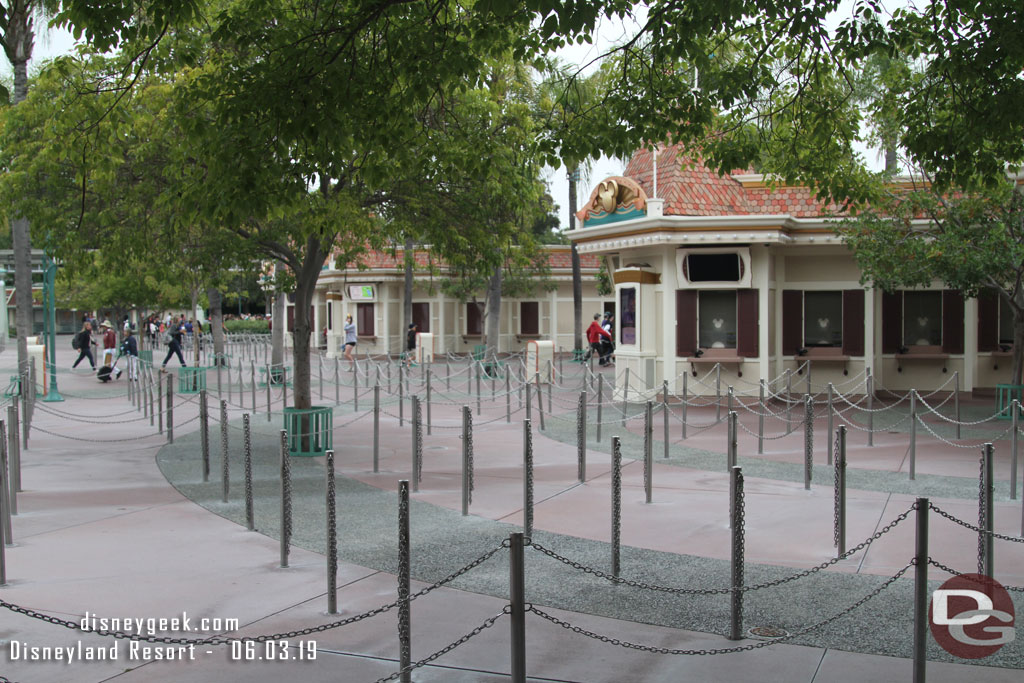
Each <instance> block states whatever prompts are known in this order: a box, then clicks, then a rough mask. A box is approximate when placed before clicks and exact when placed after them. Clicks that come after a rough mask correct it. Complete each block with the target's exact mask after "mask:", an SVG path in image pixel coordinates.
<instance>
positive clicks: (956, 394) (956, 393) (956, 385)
mask: <svg viewBox="0 0 1024 683" xmlns="http://www.w3.org/2000/svg"><path fill="white" fill-rule="evenodd" d="M953 413H954V417H955V418H956V438H957V439H959V438H960V371H959V370H957V371H956V372H954V373H953Z"/></svg>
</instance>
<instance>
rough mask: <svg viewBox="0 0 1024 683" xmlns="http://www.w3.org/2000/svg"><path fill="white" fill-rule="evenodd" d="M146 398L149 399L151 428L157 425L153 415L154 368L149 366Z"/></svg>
mask: <svg viewBox="0 0 1024 683" xmlns="http://www.w3.org/2000/svg"><path fill="white" fill-rule="evenodd" d="M146 377H147V378H148V380H147V382H146V397H147V398H148V399H149V426H150V427H152V426H154V425H155V424H156V416H155V415H154V414H153V413H154V412H156V411H154V410H153V366H152V365H149V366H147V367H146Z"/></svg>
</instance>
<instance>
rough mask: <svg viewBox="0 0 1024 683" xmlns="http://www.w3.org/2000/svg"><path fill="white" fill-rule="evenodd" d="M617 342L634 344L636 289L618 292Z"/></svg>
mask: <svg viewBox="0 0 1024 683" xmlns="http://www.w3.org/2000/svg"><path fill="white" fill-rule="evenodd" d="M619 311H620V314H619V330H620V336H619V340H620V341H621V343H623V344H636V287H623V288H622V289H621V290H619Z"/></svg>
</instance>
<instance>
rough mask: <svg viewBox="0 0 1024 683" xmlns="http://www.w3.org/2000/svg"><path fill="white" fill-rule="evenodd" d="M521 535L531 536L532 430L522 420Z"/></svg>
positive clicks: (526, 422)
mask: <svg viewBox="0 0 1024 683" xmlns="http://www.w3.org/2000/svg"><path fill="white" fill-rule="evenodd" d="M523 533H524V534H526V536H527V537H530V536H532V535H533V428H532V426H531V424H530V420H529V419H526V420H523Z"/></svg>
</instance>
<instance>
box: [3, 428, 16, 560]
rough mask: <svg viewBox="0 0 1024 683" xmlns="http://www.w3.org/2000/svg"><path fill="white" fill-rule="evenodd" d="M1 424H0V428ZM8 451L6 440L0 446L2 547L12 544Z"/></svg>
mask: <svg viewBox="0 0 1024 683" xmlns="http://www.w3.org/2000/svg"><path fill="white" fill-rule="evenodd" d="M2 426H3V423H0V427H2ZM10 450H11V449H9V448H8V447H7V443H6V439H5V440H4V443H3V444H0V527H2V535H3V539H4V542H3V544H4V545H11V544H12V543H14V537H13V526H12V524H11V488H12V487H11V480H10V476H9V474H8V473H9V472H10V462H9V457H10Z"/></svg>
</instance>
